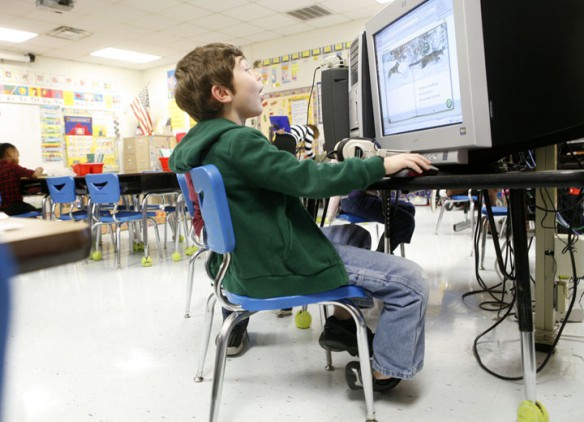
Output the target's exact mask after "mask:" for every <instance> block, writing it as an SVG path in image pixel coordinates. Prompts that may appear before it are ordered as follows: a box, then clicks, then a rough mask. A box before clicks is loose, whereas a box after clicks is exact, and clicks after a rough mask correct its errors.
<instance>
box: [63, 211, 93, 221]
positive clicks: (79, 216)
mask: <svg viewBox="0 0 584 422" xmlns="http://www.w3.org/2000/svg"><path fill="white" fill-rule="evenodd" d="M88 218H89V217H88V215H87V211H73V218H71V215H69V213H66V214H61V215H60V216H59V220H63V221H70V220H71V219H73V220H74V221H79V220H87V219H88Z"/></svg>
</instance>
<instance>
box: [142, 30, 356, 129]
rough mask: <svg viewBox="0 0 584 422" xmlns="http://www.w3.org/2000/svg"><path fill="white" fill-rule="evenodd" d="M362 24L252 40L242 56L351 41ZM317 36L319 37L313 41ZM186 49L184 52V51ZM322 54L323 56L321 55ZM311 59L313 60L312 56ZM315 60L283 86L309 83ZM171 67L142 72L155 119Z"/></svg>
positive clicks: (161, 111)
mask: <svg viewBox="0 0 584 422" xmlns="http://www.w3.org/2000/svg"><path fill="white" fill-rule="evenodd" d="M364 26H365V20H358V21H353V22H349V23H347V24H343V25H337V26H331V27H328V28H323V29H320V30H315V31H310V32H306V33H303V34H297V35H292V36H288V37H284V38H278V39H274V40H270V41H264V42H261V43H256V44H251V45H248V46H244V47H242V50H243V52H244V54H245V56H246V57H247V58H248V59H249V61H250V63H253V62H254V61H255V60H257V59H266V58H271V57H276V56H281V55H284V54H289V53H292V52H297V51H302V50H306V49H310V48H316V47H322V46H325V45H328V44H334V43H338V42H345V41H352V40H353V39H354V38H355V37H356V36H357V35H358V34H359V32H360V31H362V30H363V28H364ZM315 40H318V41H315ZM186 53H188V52H185V54H186ZM322 58H324V56H322ZM310 60H313V59H312V58H311V59H310ZM313 61H314V63H313V64H310V63H308V64H307V65H306V64H304V65H303V66H301V67H300V68H299V72H298V79H297V81H295V82H294V81H293V82H291V83H290V84H287V85H286V87H285V89H295V88H302V87H307V86H310V85H311V83H312V77H313V73H314V69H315V67H317V66H318V65H319V64H320V61H321V59H317V60H313ZM171 69H173V67H172V66H170V67H169V66H165V67H160V68H156V69H152V70H149V71H147V72H144V76H143V80H144V81H145V82H149V87H150V89H149V92H150V100H151V101H150V102H151V107H152V109H151V113H152V118H153V119H154V121H156V120H158V119H161V118H163V119H168V117H169V111H168V95H167V93H168V91H167V81H166V75H167V71H168V70H171ZM316 82H320V72H317V74H316V81H315V83H316ZM281 89H283V88H282V87H274V86H271V85H266V87H265V88H264V92H266V93H270V92H274V91H278V90H281Z"/></svg>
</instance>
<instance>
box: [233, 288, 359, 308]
mask: <svg viewBox="0 0 584 422" xmlns="http://www.w3.org/2000/svg"><path fill="white" fill-rule="evenodd" d="M224 293H225V296H227V298H228V299H229V301H230V302H232V303H235V304H237V305H241V306H242V307H243V308H244V309H245V310H248V311H273V310H278V309H285V308H294V307H296V306H304V305H309V304H311V303H318V302H326V301H330V300H340V299H346V298H366V297H367V293H365V290H363V289H362V288H361V287H357V286H353V285H346V286H342V287H338V288H336V289H333V290H327V291H324V292H318V293H313V294H308V295H295V296H279V297H272V298H267V299H258V298H253V297H249V296H241V295H237V294H234V293H230V292H228V291H224Z"/></svg>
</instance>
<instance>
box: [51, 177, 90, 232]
mask: <svg viewBox="0 0 584 422" xmlns="http://www.w3.org/2000/svg"><path fill="white" fill-rule="evenodd" d="M46 181H47V187H48V189H49V197H50V198H51V212H50V215H51V218H52V217H56V218H58V219H59V220H63V221H80V220H87V219H88V213H87V210H79V211H74V209H75V206H76V204H77V194H76V192H75V179H74V178H73V177H72V176H62V177H49V178H47V179H46ZM57 204H59V216H58V217H57V216H56V213H55V209H56V207H57ZM64 205H67V206H69V212H65V213H64V212H63V206H64Z"/></svg>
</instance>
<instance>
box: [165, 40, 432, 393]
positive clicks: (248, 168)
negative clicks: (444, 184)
mask: <svg viewBox="0 0 584 422" xmlns="http://www.w3.org/2000/svg"><path fill="white" fill-rule="evenodd" d="M175 77H176V80H177V83H176V88H175V99H176V102H177V104H178V106H179V107H180V108H181V109H182V110H184V111H186V112H187V113H188V114H189V115H190V116H191V117H192V118H193V119H195V120H196V121H197V122H198V123H197V125H196V126H194V127H193V128H192V129H191V130H190V131H189V132H188V134H187V135H186V136H185V137H184V139H182V141H181V142H180V143H179V144H178V146H177V147H176V148H175V149H174V152H173V154H172V155H171V157H170V161H169V165H170V168H171V169H172V170H173V171H175V172H177V173H185V172H187V171H189V170H190V169H191V168H193V167H197V166H201V165H205V164H214V165H215V166H217V168H218V169H219V171H220V172H221V175H222V176H223V181H224V184H225V190H226V192H227V200H228V203H229V209H230V213H231V218H232V221H233V228H234V232H235V239H236V247H235V250H234V251H233V253H232V259H231V264H230V266H229V270H228V272H227V274H226V276H225V278H224V281H223V283H224V286H225V287H226V288H227V289H228V290H229V291H231V292H233V293H237V294H241V295H247V296H252V297H258V298H268V297H273V296H281V295H293V294H308V293H316V292H320V291H325V290H330V289H334V288H336V287H339V286H341V285H344V284H347V283H350V284H355V285H358V286H361V287H363V288H364V289H365V290H367V291H368V292H369V294H370V295H371V297H373V298H377V299H380V300H382V301H383V302H384V309H383V311H382V313H381V316H380V318H379V322H378V326H377V331H376V334H375V337H374V339H373V359H372V368H373V375H374V389H375V390H378V391H381V390H387V389H390V388H393V387H394V386H395V385H397V383H398V382H399V381H400V380H401V379H410V378H412V377H413V376H414V374H415V373H416V372H417V371H419V370H420V369H421V368H422V366H423V359H424V316H425V312H426V305H427V297H428V287H427V285H426V282H425V279H424V277H423V271H422V269H421V268H420V267H419V266H418V265H417V264H415V263H413V262H411V261H407V260H405V259H403V258H401V257H397V256H393V255H386V254H382V253H378V252H372V251H368V250H364V249H359V248H355V247H351V246H346V245H338V244H332V243H331V242H330V241H329V240H328V238H327V237H326V236H325V234H324V233H323V231H321V230H320V229H319V228H318V226H317V225H316V224H315V222H314V220H313V219H312V217H311V216H310V215H309V213H308V212H307V211H306V209H305V208H304V207H303V206H302V203H301V202H300V199H299V197H305V198H323V197H329V196H335V195H345V194H347V193H349V192H350V191H352V190H356V189H365V188H367V187H368V186H369V185H371V184H372V183H373V182H375V181H377V180H379V179H381V178H383V177H384V176H385V175H386V174H392V173H395V172H397V171H399V170H401V169H403V168H406V167H409V168H412V169H414V170H416V171H418V172H422V171H423V170H424V169H428V168H429V165H430V163H429V161H428V160H427V159H426V158H425V157H423V156H421V155H419V154H400V155H394V156H391V157H385V158H381V157H372V158H368V159H365V160H361V159H359V158H351V159H348V160H345V161H343V162H342V163H334V164H332V163H315V162H314V161H313V160H302V161H298V160H296V158H295V157H294V156H293V155H291V154H289V153H287V152H285V151H280V150H278V149H277V148H276V147H275V146H274V145H272V144H271V143H270V142H269V141H268V139H267V138H266V137H265V136H264V135H263V134H262V133H261V132H259V131H257V130H255V129H253V128H251V127H248V126H245V122H246V120H247V119H248V118H252V117H256V116H259V115H260V114H261V113H262V110H263V107H262V95H261V92H262V89H263V86H262V83H261V77H260V74H259V73H256V72H255V71H254V70H253V69H252V67H251V66H250V64H249V63H248V61H247V59H246V58H245V57H244V56H243V53H242V52H241V50H239V49H238V48H237V47H235V46H232V45H229V44H222V43H213V44H208V45H206V46H203V47H198V48H196V49H195V50H193V51H192V52H190V53H189V54H187V55H186V56H185V57H184V58H183V59H181V60H180V61H179V62H178V64H177V67H176V70H175ZM355 330H356V328H355V326H354V323H353V322H352V320H351V317H350V315H349V314H348V313H346V311H344V310H342V309H341V308H337V309H335V312H334V314H333V316H331V317H330V318H329V319H327V321H326V324H325V329H324V332H323V334H322V335H321V338H320V340H319V342H320V344H321V345H322V346H323V347H325V348H329V349H332V350H336V351H338V350H347V351H349V353H351V354H354V353H355V347H356V338H355ZM339 344H340V345H341V346H342V347H341V348H339ZM345 376H346V379H347V383H348V384H349V387H351V388H361V385H362V384H361V374H360V366H359V363H358V362H356V361H355V362H350V363H349V364H348V365H347V368H346V370H345Z"/></svg>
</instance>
